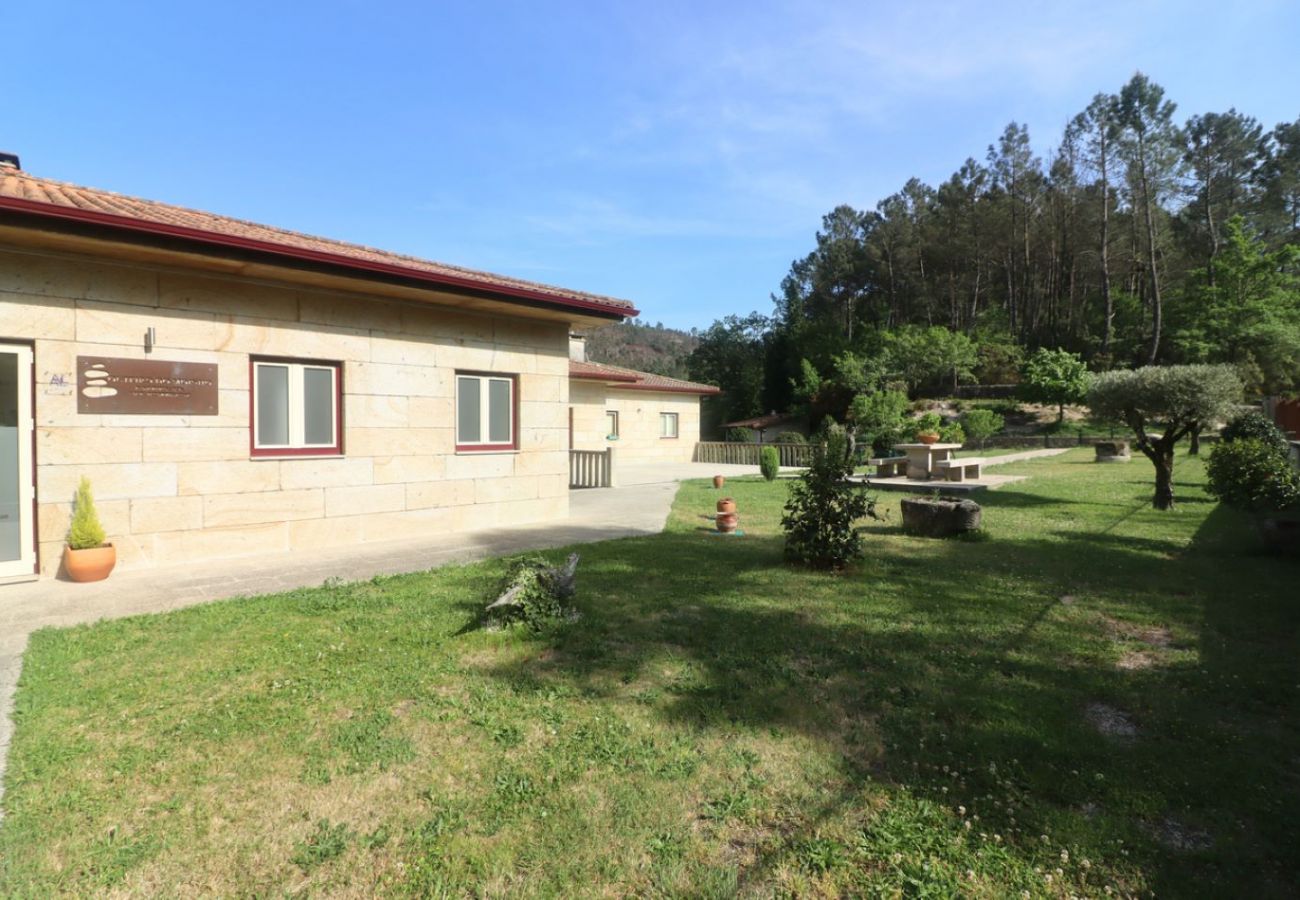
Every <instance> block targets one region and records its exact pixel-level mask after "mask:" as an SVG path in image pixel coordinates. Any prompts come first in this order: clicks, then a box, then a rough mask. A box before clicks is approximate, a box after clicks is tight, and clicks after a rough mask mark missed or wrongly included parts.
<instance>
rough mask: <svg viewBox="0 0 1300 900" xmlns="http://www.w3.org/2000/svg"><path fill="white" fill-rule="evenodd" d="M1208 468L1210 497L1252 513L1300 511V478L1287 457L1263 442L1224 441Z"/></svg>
mask: <svg viewBox="0 0 1300 900" xmlns="http://www.w3.org/2000/svg"><path fill="white" fill-rule="evenodd" d="M1205 467H1206V471H1207V473H1208V474H1209V476H1210V486H1209V491H1210V493H1211V494H1213V495H1214V496H1215V497H1218V498H1219V500H1220V501H1221V502H1223V503H1226V504H1227V505H1229V506H1235V507H1237V508H1238V509H1244V510H1249V511H1251V512H1280V511H1283V510H1288V509H1295V508H1300V475H1297V474H1296V470H1295V469H1294V468H1292V466H1291V462H1290V461H1289V460H1288V459H1287V457H1286V455H1285V454H1283V453H1279V452H1278V451H1277V448H1276V447H1274V446H1272V445H1270V444H1268V443H1266V442H1264V441H1262V440H1260V439H1259V438H1253V437H1247V438H1238V439H1237V440H1232V441H1229V440H1223V441H1220V442H1219V443H1218V444H1217V445H1216V446H1215V448H1214V449H1213V450H1211V451H1210V458H1209V460H1207V461H1206V464H1205Z"/></svg>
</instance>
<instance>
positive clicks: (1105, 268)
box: [1101, 144, 1115, 355]
mask: <svg viewBox="0 0 1300 900" xmlns="http://www.w3.org/2000/svg"><path fill="white" fill-rule="evenodd" d="M1101 299H1102V302H1103V303H1104V304H1105V306H1106V325H1105V328H1104V329H1103V331H1102V333H1101V352H1102V353H1105V354H1107V355H1109V354H1110V342H1111V338H1112V337H1113V336H1114V333H1115V300H1114V298H1113V297H1111V295H1110V182H1109V181H1108V180H1107V178H1106V147H1105V144H1103V145H1102V149H1101Z"/></svg>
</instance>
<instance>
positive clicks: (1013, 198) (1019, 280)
mask: <svg viewBox="0 0 1300 900" xmlns="http://www.w3.org/2000/svg"><path fill="white" fill-rule="evenodd" d="M988 163H989V171H990V172H992V173H993V183H994V187H995V188H996V189H997V190H998V191H1000V192H1001V194H1002V196H1003V199H1004V201H1005V203H1006V210H1007V216H1008V219H1009V222H1010V228H1009V230H1008V232H1007V241H1006V243H1005V245H1004V246H1005V250H1004V253H1005V258H1004V263H1003V264H1004V266H1005V272H1006V283H1007V315H1008V318H1009V320H1010V326H1011V330H1012V331H1013V332H1016V333H1023V332H1024V319H1025V312H1026V309H1025V308H1026V306H1027V305H1028V297H1027V294H1028V290H1029V285H1030V255H1029V247H1030V241H1029V232H1030V219H1031V218H1032V217H1033V215H1034V205H1035V202H1036V199H1037V196H1038V191H1039V188H1040V187H1041V184H1042V180H1043V179H1042V163H1041V161H1040V160H1039V159H1038V157H1036V156H1034V153H1033V150H1032V148H1031V146H1030V143H1029V129H1028V128H1026V127H1025V126H1024V125H1021V124H1018V123H1016V122H1012V123H1010V124H1009V125H1007V127H1006V128H1005V129H1004V130H1003V132H1002V136H1001V137H1000V138H998V143H997V146H996V147H994V146H992V145H990V146H989V149H988Z"/></svg>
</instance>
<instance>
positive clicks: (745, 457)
mask: <svg viewBox="0 0 1300 900" xmlns="http://www.w3.org/2000/svg"><path fill="white" fill-rule="evenodd" d="M764 447H775V448H776V453H777V456H778V458H779V459H780V460H781V465H783V466H806V465H808V458H809V456H810V455H811V453H812V447H811V446H810V445H808V444H737V443H732V442H730V441H698V442H696V444H695V455H694V456H693V457H692V461H693V462H699V463H721V464H723V465H737V466H757V465H758V454H759V452H760V451H761V450H762V448H764Z"/></svg>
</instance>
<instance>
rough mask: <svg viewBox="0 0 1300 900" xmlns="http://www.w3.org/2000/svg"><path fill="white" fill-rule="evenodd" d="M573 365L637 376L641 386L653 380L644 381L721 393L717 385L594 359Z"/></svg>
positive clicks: (575, 362)
mask: <svg viewBox="0 0 1300 900" xmlns="http://www.w3.org/2000/svg"><path fill="white" fill-rule="evenodd" d="M575 364H576V365H579V366H582V365H589V366H598V367H599V368H602V369H609V370H611V371H613V372H615V373H627V374H628V375H635V376H637V382H638V383H639V384H642V385H648V386H653V385H654V384H655V381H653V380H652V381H646V379H657V380H658V381H660V382H671V383H672V384H674V385H681V386H683V387H691V388H701V389H703V390H705V391H707V392H710V393H712V392H721V390H722V389H721V388H719V387H718V386H717V385H713V384H705V383H704V382H702V381H691V380H690V379H687V378H675V377H673V376H672V375H660V374H659V373H657V372H643V371H641V370H640V369H629V368H628V367H627V366H619V365H615V364H614V363H603V362H597V361H596V360H594V359H588V360H583V361H582V362H578V361H577V360H571V361H570V365H575Z"/></svg>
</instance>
